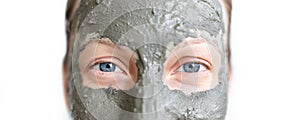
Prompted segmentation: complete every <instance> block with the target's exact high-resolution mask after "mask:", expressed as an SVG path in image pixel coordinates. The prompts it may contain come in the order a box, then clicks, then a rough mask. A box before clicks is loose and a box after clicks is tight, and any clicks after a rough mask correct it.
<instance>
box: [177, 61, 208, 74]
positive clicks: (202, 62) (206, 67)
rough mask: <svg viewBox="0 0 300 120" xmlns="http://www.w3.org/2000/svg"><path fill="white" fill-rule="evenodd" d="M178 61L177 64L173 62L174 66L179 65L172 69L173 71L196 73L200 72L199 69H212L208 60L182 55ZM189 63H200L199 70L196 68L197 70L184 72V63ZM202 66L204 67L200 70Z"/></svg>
mask: <svg viewBox="0 0 300 120" xmlns="http://www.w3.org/2000/svg"><path fill="white" fill-rule="evenodd" d="M179 61H182V62H179ZM179 61H178V62H177V65H176V64H175V65H176V66H179V67H176V69H175V70H174V72H173V73H176V72H184V73H197V72H201V71H202V72H205V71H210V70H211V69H212V67H211V64H210V63H209V62H208V61H206V60H203V59H199V58H190V57H184V58H181V59H180V60H179ZM181 63H182V64H181ZM189 63H193V64H199V65H200V68H199V70H197V72H185V71H184V65H186V64H189ZM203 67H204V68H205V70H201V69H202V68H203Z"/></svg>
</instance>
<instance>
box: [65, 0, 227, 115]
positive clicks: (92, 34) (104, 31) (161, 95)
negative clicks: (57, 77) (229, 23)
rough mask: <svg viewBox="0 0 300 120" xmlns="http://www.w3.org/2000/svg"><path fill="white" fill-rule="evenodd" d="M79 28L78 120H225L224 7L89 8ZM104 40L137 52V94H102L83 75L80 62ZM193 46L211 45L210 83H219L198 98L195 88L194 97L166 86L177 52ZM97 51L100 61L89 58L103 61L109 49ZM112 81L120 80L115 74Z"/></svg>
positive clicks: (186, 0) (198, 0)
mask: <svg viewBox="0 0 300 120" xmlns="http://www.w3.org/2000/svg"><path fill="white" fill-rule="evenodd" d="M74 21H75V24H76V25H75V29H76V30H75V38H74V39H75V41H74V45H73V53H72V67H71V72H72V73H71V75H70V76H69V90H70V91H69V97H70V103H71V104H70V106H71V112H72V116H73V118H74V119H76V120H79V119H88V120H108V119H110V120H118V119H122V120H124V119H126V120H127V119H128V120H223V119H224V118H225V115H226V107H227V71H226V70H227V68H226V67H227V64H226V62H225V61H226V58H225V51H224V45H223V35H224V22H223V21H224V20H223V18H222V11H221V6H220V4H219V2H218V1H217V0H82V1H81V3H80V7H79V9H78V11H77V14H76V17H75V20H74ZM103 38H105V39H107V40H109V41H111V44H113V45H115V46H122V47H126V48H128V49H129V50H130V51H132V52H131V53H132V54H125V56H132V57H133V58H134V62H129V60H127V61H126V60H125V62H127V63H125V64H128V65H129V66H136V68H137V70H136V71H137V72H136V73H135V74H136V75H135V76H136V77H135V78H136V80H133V81H134V82H133V83H134V84H133V86H131V87H130V88H128V89H120V88H118V89H116V88H115V87H113V86H107V87H99V88H97V87H96V88H95V87H89V86H85V85H84V84H83V83H84V81H85V79H84V75H83V74H82V71H83V69H84V68H81V67H80V65H81V61H80V59H85V57H82V56H83V55H81V54H82V53H83V52H84V51H85V50H86V49H87V47H89V44H91V43H93V42H94V43H97V41H100V40H101V39H103ZM187 38H202V39H201V40H202V42H203V43H205V44H206V47H205V48H206V49H207V51H208V54H209V56H210V59H211V62H212V64H213V66H212V67H213V70H211V72H212V77H211V78H210V80H211V83H215V84H211V88H210V89H207V90H204V91H197V90H194V91H193V89H194V88H190V89H192V90H187V91H192V92H186V91H185V90H186V89H189V87H186V86H184V85H179V86H180V87H181V88H182V89H172V88H171V87H170V86H168V84H167V83H166V80H165V79H166V78H167V77H166V76H167V75H166V74H167V73H166V64H167V62H166V61H168V60H169V58H170V56H171V55H172V53H173V51H174V48H176V50H180V48H181V47H176V46H177V45H179V44H181V43H182V42H184V41H185V40H186V39H187ZM199 40H200V39H199ZM117 48H118V47H115V48H114V50H113V52H112V53H113V54H112V55H113V56H114V55H115V54H117V53H116V52H117V50H115V49H117ZM92 49H95V53H91V52H89V53H91V54H95V57H96V56H97V55H96V54H97V53H96V51H97V50H99V49H100V51H101V49H103V51H105V50H104V48H103V47H101V45H98V46H97V45H96V47H94V48H92ZM212 51H214V52H212ZM200 52H201V51H200ZM195 54H196V53H195ZM175 58H176V57H175ZM86 59H88V58H86ZM111 75H112V76H113V77H114V74H111ZM95 76H96V75H95ZM183 77H184V76H182V79H184V78H183ZM92 78H93V76H92V77H91V79H92ZM115 78H116V79H117V77H115ZM98 80H101V79H98ZM116 81H117V80H116ZM98 85H99V84H98ZM118 85H119V84H118V83H116V86H118ZM99 86H101V85H99ZM120 86H121V85H120ZM195 89H196V88H195Z"/></svg>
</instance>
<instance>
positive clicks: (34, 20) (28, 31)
mask: <svg viewBox="0 0 300 120" xmlns="http://www.w3.org/2000/svg"><path fill="white" fill-rule="evenodd" d="M65 6H66V0H48V1H46V0H1V2H0V41H1V42H0V119H1V120H19V119H29V120H66V119H67V116H68V115H67V112H66V108H65V104H64V98H63V89H62V70H61V68H62V67H61V66H62V59H63V56H64V54H65V49H66V40H65V28H64V25H65V23H64V22H65V21H64V17H65V16H64V15H65ZM299 28H300V2H298V1H297V0H284V1H283V0H233V16H232V41H231V46H232V64H233V79H232V81H231V88H230V95H229V99H230V101H229V109H228V116H227V120H300V76H299V75H300V37H299V35H300V30H299Z"/></svg>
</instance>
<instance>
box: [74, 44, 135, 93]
mask: <svg viewBox="0 0 300 120" xmlns="http://www.w3.org/2000/svg"><path fill="white" fill-rule="evenodd" d="M135 60H136V58H135V54H134V52H133V51H131V50H130V49H129V48H127V47H124V46H117V45H115V44H114V43H113V42H111V41H110V40H109V39H108V38H102V39H101V40H96V41H91V42H90V43H88V44H87V46H86V47H85V49H84V50H83V51H82V52H80V56H79V66H80V73H81V76H82V79H83V85H84V86H86V87H90V88H93V89H99V88H108V87H112V88H115V89H121V90H129V89H130V88H132V87H133V86H134V85H135V83H136V81H137V67H136V65H135ZM101 62H111V63H113V64H115V65H116V66H117V67H118V68H120V69H121V72H103V71H101V70H99V69H94V68H93V66H95V65H97V64H99V63H101Z"/></svg>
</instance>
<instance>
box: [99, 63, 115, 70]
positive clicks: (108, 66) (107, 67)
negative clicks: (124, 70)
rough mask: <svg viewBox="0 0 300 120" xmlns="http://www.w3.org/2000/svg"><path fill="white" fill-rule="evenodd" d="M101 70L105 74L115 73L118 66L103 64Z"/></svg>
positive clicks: (100, 66) (100, 65)
mask: <svg viewBox="0 0 300 120" xmlns="http://www.w3.org/2000/svg"><path fill="white" fill-rule="evenodd" d="M99 69H100V70H101V71H103V72H114V71H115V70H116V65H115V64H114V63H112V62H103V63H100V64H99Z"/></svg>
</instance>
